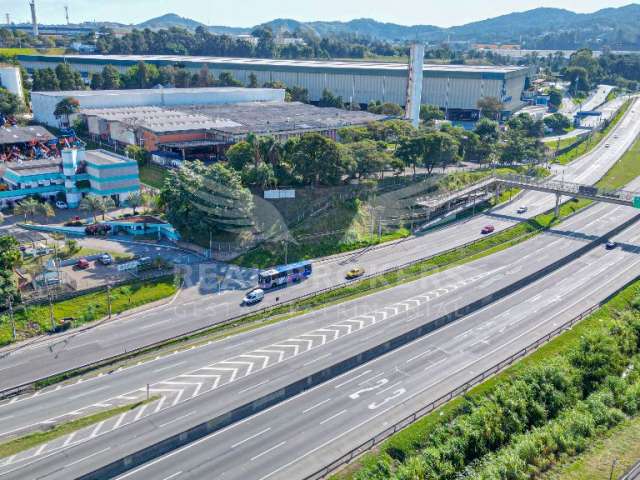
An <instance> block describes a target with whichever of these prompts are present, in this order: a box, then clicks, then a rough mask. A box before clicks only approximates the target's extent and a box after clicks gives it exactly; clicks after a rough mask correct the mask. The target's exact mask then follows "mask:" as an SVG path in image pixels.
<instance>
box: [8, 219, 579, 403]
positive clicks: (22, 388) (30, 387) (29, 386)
mask: <svg viewBox="0 0 640 480" xmlns="http://www.w3.org/2000/svg"><path fill="white" fill-rule="evenodd" d="M586 208H589V207H586ZM584 211H585V208H583V209H581V210H576V211H574V212H572V213H571V214H570V215H568V216H566V217H564V219H563V220H565V221H566V220H568V219H570V218H572V217H573V216H574V215H577V214H578V213H582V212H584ZM510 228H513V227H510ZM505 230H506V229H505ZM505 230H502V231H505ZM544 230H545V228H541V229H539V230H535V231H532V232H527V233H525V234H523V235H521V236H519V237H515V238H511V239H509V240H507V241H506V242H503V243H502V244H496V245H490V246H488V247H487V248H486V249H484V250H481V251H479V252H475V253H476V254H477V253H482V252H483V251H486V250H490V249H493V248H495V247H496V246H498V245H503V244H507V243H512V242H514V241H518V240H520V239H521V238H526V237H528V236H532V235H534V234H536V233H538V232H542V231H544ZM497 233H500V232H496V234H497ZM491 236H492V235H488V236H485V237H482V238H478V239H476V240H472V241H470V242H467V243H464V244H462V245H458V246H457V247H453V248H450V249H448V250H444V251H442V252H438V253H436V254H433V255H428V256H426V257H422V258H419V259H417V260H413V261H411V262H406V263H404V264H402V265H398V266H395V267H391V268H388V269H386V270H383V271H381V272H377V273H372V274H368V275H365V276H362V277H360V279H359V280H358V281H359V282H361V281H366V280H371V279H374V278H376V277H381V276H383V275H386V274H389V273H394V272H398V271H400V270H402V269H404V268H407V267H411V266H413V265H417V264H419V263H421V262H425V261H428V260H431V259H433V258H436V257H438V256H440V255H446V254H448V253H451V252H453V251H456V250H459V249H464V248H469V247H471V246H473V245H475V244H477V243H480V242H482V241H484V240H485V239H486V238H490V237H491ZM444 265H447V263H443V264H438V265H434V266H433V267H431V268H429V269H427V270H424V272H423V273H426V272H428V271H433V270H437V269H438V268H441V267H442V266H444ZM353 284H354V282H349V281H347V282H342V283H339V284H337V285H333V286H331V287H327V288H324V289H321V290H316V291H314V292H311V293H307V294H305V295H300V296H298V297H295V298H292V299H290V300H288V301H286V302H282V303H280V304H278V305H272V306H268V307H263V308H260V309H258V310H253V311H251V312H248V313H245V314H242V315H236V316H235V317H231V318H229V319H226V320H224V321H221V322H218V323H212V324H209V325H207V326H204V327H200V328H197V329H193V330H189V331H187V332H183V333H181V334H179V335H176V336H174V337H169V338H166V339H164V340H160V341H158V342H154V343H152V344H149V345H145V346H143V347H139V348H136V349H133V350H130V351H128V352H126V353H122V354H118V355H114V356H111V357H107V358H104V359H101V360H97V361H95V362H90V363H87V364H83V365H80V366H77V367H74V368H72V369H69V370H65V371H62V372H58V373H55V374H52V375H48V376H46V377H42V378H38V379H36V380H32V381H30V382H26V383H24V384H21V385H17V386H13V387H9V388H6V389H4V390H0V400H2V399H5V398H8V397H12V396H16V395H20V394H22V393H26V392H31V391H35V390H36V389H37V385H38V384H41V383H42V382H45V381H46V380H48V379H50V378H53V377H65V376H71V375H72V374H73V373H76V372H79V373H82V372H87V371H91V370H95V369H97V368H101V367H105V366H107V365H111V364H113V363H117V362H119V361H123V360H126V359H128V358H132V357H135V356H137V355H141V354H143V353H145V352H148V351H152V350H155V349H157V348H160V347H163V346H165V345H167V344H170V343H173V342H177V341H180V340H181V339H188V338H189V337H192V336H196V335H202V334H206V332H207V331H209V330H210V329H212V328H218V327H220V326H224V325H232V324H233V323H235V322H238V321H241V320H243V319H246V318H249V317H252V316H255V315H261V314H263V313H267V312H269V311H272V310H274V309H276V308H281V307H283V306H289V305H294V304H295V303H297V302H300V301H302V300H307V299H310V298H314V297H317V296H318V295H323V294H326V293H329V292H332V291H335V290H339V289H340V288H343V287H346V286H349V285H353ZM83 293H85V292H83ZM90 328H93V327H92V326H89V327H88V329H90ZM16 350H17V349H16ZM11 352H12V351H9V352H7V353H5V355H7V354H10V353H11Z"/></svg>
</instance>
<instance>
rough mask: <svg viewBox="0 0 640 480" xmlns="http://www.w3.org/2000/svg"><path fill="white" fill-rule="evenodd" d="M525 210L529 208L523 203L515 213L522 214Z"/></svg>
mask: <svg viewBox="0 0 640 480" xmlns="http://www.w3.org/2000/svg"><path fill="white" fill-rule="evenodd" d="M527 210H529V209H528V208H527V207H525V206H524V205H523V206H522V207H520V208H518V210H517V213H518V214H520V215H522V214H523V213H527Z"/></svg>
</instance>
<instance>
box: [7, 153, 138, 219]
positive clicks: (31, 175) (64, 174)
mask: <svg viewBox="0 0 640 480" xmlns="http://www.w3.org/2000/svg"><path fill="white" fill-rule="evenodd" d="M5 166H6V169H5V172H4V173H3V175H2V181H1V183H2V184H4V185H5V190H0V207H6V206H8V205H11V204H13V203H14V202H16V201H18V200H21V199H23V198H25V197H28V196H30V195H40V196H42V197H45V198H49V199H55V197H57V196H58V195H59V194H60V193H63V194H64V195H65V197H66V202H67V204H68V205H69V206H70V207H72V208H74V207H77V206H78V205H79V203H80V200H81V199H82V197H84V196H85V195H88V194H91V195H97V196H100V197H111V198H113V199H114V200H115V201H116V202H118V203H126V201H127V197H128V196H129V195H130V194H131V193H137V192H139V191H140V177H139V172H138V163H137V162H136V161H135V160H132V159H130V158H127V157H124V156H121V155H117V154H115V153H111V152H107V151H105V150H88V151H85V150H83V149H75V148H69V149H65V150H63V151H62V160H60V159H59V158H52V159H45V160H31V161H23V162H10V163H7V164H5Z"/></svg>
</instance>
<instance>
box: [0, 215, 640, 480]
mask: <svg viewBox="0 0 640 480" xmlns="http://www.w3.org/2000/svg"><path fill="white" fill-rule="evenodd" d="M636 213H637V212H635V211H634V210H631V209H628V208H625V207H618V206H611V205H596V206H594V207H592V208H590V209H588V210H587V211H585V212H583V213H581V214H579V215H577V216H575V217H573V218H572V219H570V220H568V221H567V222H565V223H564V224H563V225H561V226H560V227H558V228H557V229H556V230H555V231H552V232H550V233H548V234H544V235H541V236H538V237H536V238H534V239H532V240H530V241H528V242H526V243H524V244H521V245H517V246H515V247H512V248H510V249H508V250H505V251H503V252H500V253H498V254H496V255H492V256H490V257H487V258H484V259H480V260H478V261H476V262H472V263H470V264H468V265H463V266H461V267H458V268H456V269H452V270H450V271H447V272H443V273H442V274H440V275H435V276H432V277H427V278H425V279H421V280H419V281H417V282H413V283H410V284H406V285H402V286H399V287H396V288H394V289H391V290H387V291H385V292H381V293H378V294H375V295H372V296H369V297H367V298H364V299H361V300H358V301H355V302H350V303H349V304H348V305H345V306H338V307H335V308H334V309H333V311H329V312H325V311H321V312H316V313H314V314H310V315H307V316H305V318H304V319H303V320H301V321H300V323H299V322H298V320H295V321H290V322H288V323H287V324H286V325H285V324H278V325H275V326H274V327H276V328H274V329H271V327H269V328H264V329H260V330H258V331H256V332H251V333H250V334H247V335H246V336H244V337H243V338H238V337H234V340H235V343H233V344H232V345H231V346H232V349H235V350H234V351H233V352H231V351H225V350H224V348H225V347H223V346H222V345H223V344H222V343H218V344H211V345H210V346H206V347H202V349H194V350H190V351H187V352H185V353H182V354H180V357H177V358H176V357H175V356H173V357H170V358H171V359H173V362H172V363H170V364H168V365H166V366H165V367H161V366H160V365H161V363H158V362H163V361H164V362H166V361H169V362H170V360H167V359H160V360H158V361H157V362H154V364H153V370H152V368H150V367H149V366H148V365H147V366H144V365H142V366H140V367H139V368H138V367H134V368H131V369H128V370H124V371H122V372H120V373H117V374H114V375H113V376H109V377H108V378H105V377H103V378H98V379H95V380H90V381H88V382H83V383H81V384H79V385H74V386H70V387H63V388H61V389H59V390H53V391H50V392H48V393H44V394H42V395H37V396H35V397H32V398H29V399H23V400H18V401H16V402H13V403H8V404H5V405H4V406H2V407H0V416H2V417H3V419H4V420H3V427H4V426H5V425H8V426H11V425H15V426H20V425H24V424H25V423H26V422H29V421H36V420H40V421H42V420H43V419H42V417H40V418H38V415H42V413H39V412H42V411H46V412H51V411H55V412H58V413H61V414H62V413H68V412H69V409H73V411H74V412H75V414H82V413H84V412H83V409H82V407H80V405H82V404H83V402H85V405H89V404H90V403H91V402H95V405H98V406H99V405H107V404H114V402H116V401H117V399H114V398H113V397H110V394H114V393H118V395H119V396H122V397H124V399H125V400H129V401H135V400H138V399H141V398H142V397H143V396H144V395H145V388H144V380H147V382H150V381H153V382H154V383H152V385H151V391H152V393H156V392H157V393H161V394H163V395H164V397H163V398H166V400H165V401H164V402H162V403H160V402H158V403H157V404H152V405H151V407H150V408H148V412H146V413H144V412H142V413H140V412H139V411H138V412H132V413H131V414H130V415H128V417H127V416H126V415H124V416H121V417H118V418H116V419H114V420H113V423H110V424H109V425H108V428H107V427H104V430H103V432H99V431H96V430H95V429H94V427H91V428H90V429H87V431H85V432H78V433H77V434H74V435H73V437H71V438H62V439H60V441H59V442H58V443H53V444H52V445H44V446H40V447H38V448H37V449H34V450H33V451H31V452H27V453H26V454H21V455H19V456H16V457H14V458H11V459H9V460H8V461H5V466H4V467H3V468H2V470H1V471H3V472H7V475H8V478H20V477H13V475H21V476H22V477H21V478H31V477H34V478H37V477H39V476H40V475H43V474H47V473H52V475H53V476H51V477H47V476H45V477H43V478H64V477H59V476H57V475H62V474H64V475H67V477H66V478H70V477H71V476H73V475H77V474H78V472H80V471H81V470H82V469H86V468H92V467H93V466H95V465H99V464H100V463H99V462H103V463H106V462H107V461H108V460H109V459H113V458H118V456H121V455H122V454H123V453H124V452H126V451H127V449H129V451H131V450H135V449H138V448H140V446H141V445H147V444H150V443H153V442H156V441H158V440H160V439H161V438H165V437H166V436H168V435H169V434H170V433H171V431H173V429H176V428H177V429H178V430H177V431H181V430H180V429H184V428H186V426H187V425H196V424H198V423H201V422H203V421H206V420H208V419H210V418H213V417H215V416H216V415H217V414H221V413H224V412H226V411H228V410H229V409H231V408H233V406H234V405H236V406H237V405H241V404H243V403H245V402H246V401H249V400H251V399H253V398H257V397H258V396H259V394H261V393H269V392H271V391H274V390H277V389H278V388H281V387H283V386H285V385H287V384H289V383H291V382H292V381H293V380H294V379H297V378H304V375H305V374H308V373H311V372H313V371H316V370H318V369H320V368H321V367H322V366H328V365H331V364H334V363H336V362H337V361H339V360H340V359H343V358H348V356H349V355H352V354H353V353H354V352H358V351H363V350H364V349H366V348H367V347H370V346H373V345H377V344H379V343H382V342H384V341H386V340H387V339H389V338H391V337H392V336H395V335H397V334H399V333H400V332H402V331H408V330H411V329H412V328H415V327H416V326H417V325H420V324H422V323H424V322H425V321H426V320H427V319H429V318H437V317H438V316H440V315H442V314H443V313H447V312H449V311H452V310H455V309H456V308H459V307H461V306H462V305H464V304H466V303H468V302H470V301H473V300H474V299H476V298H480V297H482V296H484V295H485V294H487V293H490V292H492V291H495V290H497V289H499V288H501V287H502V286H505V285H507V284H510V283H512V282H513V281H515V280H517V279H518V278H523V277H525V276H526V275H528V274H529V273H531V272H534V271H537V270H538V269H539V268H542V267H543V266H545V265H548V264H549V263H551V262H553V261H554V260H556V259H558V258H561V257H563V256H565V255H566V254H568V253H569V252H571V251H573V250H575V249H577V248H579V247H581V246H582V245H584V243H585V242H586V241H589V240H590V239H592V238H595V237H597V236H599V235H601V234H603V233H605V232H607V231H609V230H610V229H611V228H612V227H613V226H615V225H618V224H620V223H622V222H623V221H625V220H628V219H629V218H631V217H633V216H634V215H635V214H636ZM631 230H632V231H633V232H634V233H635V236H633V235H632V236H630V237H623V238H622V240H625V239H626V238H628V239H629V242H630V245H628V246H625V247H624V248H622V249H620V250H619V251H615V252H610V254H608V256H606V257H603V256H604V255H605V254H604V253H603V252H604V250H603V248H601V247H598V248H596V250H595V251H593V252H592V253H590V254H588V255H587V257H585V258H583V259H579V260H577V261H574V262H573V263H571V264H570V265H569V266H567V267H565V268H563V269H562V270H560V271H559V272H556V273H554V274H552V275H551V276H549V277H547V279H543V280H541V281H539V282H536V283H535V284H533V285H538V286H539V287H540V288H542V287H544V288H545V289H549V288H555V289H556V292H555V293H554V295H546V294H542V293H540V294H538V293H536V291H535V290H533V291H532V290H531V286H530V287H527V288H526V289H525V290H527V291H528V294H527V295H528V296H527V297H525V298H529V300H531V299H534V302H530V301H528V302H525V301H522V299H521V300H519V301H518V302H516V303H510V301H508V300H503V301H499V302H497V304H496V305H498V307H495V308H498V309H499V308H501V307H500V305H502V306H509V308H508V310H507V312H509V316H510V317H520V316H521V315H522V314H523V312H524V313H525V314H526V313H527V312H529V310H532V309H533V310H535V311H536V312H539V311H540V308H539V307H541V306H545V305H549V306H554V305H555V304H558V305H559V306H561V307H563V308H564V307H566V306H567V305H566V303H564V301H563V300H564V299H565V298H568V297H569V294H565V293H562V291H561V290H562V288H558V285H559V284H560V283H561V282H560V279H563V280H565V281H564V282H563V283H562V284H563V285H567V287H566V288H569V289H573V288H577V287H578V286H581V290H580V291H581V292H582V293H587V292H588V291H590V289H594V291H599V289H600V286H599V285H598V282H593V281H592V278H595V277H597V276H598V275H602V272H603V271H613V272H615V273H616V275H617V276H615V277H611V278H619V279H620V281H622V279H623V278H624V279H626V280H628V278H629V276H633V275H636V274H637V273H638V272H639V271H640V270H637V269H635V262H630V261H629V256H632V257H633V258H635V256H636V255H637V249H636V248H635V247H633V242H634V241H635V240H636V237H637V235H638V234H639V233H640V229H638V228H637V227H634V228H632V229H630V231H631ZM593 255H595V258H596V259H598V261H589V260H588V259H586V258H589V257H591V256H593ZM622 257H624V258H622ZM601 258H605V261H604V263H603V262H602V261H601V260H600V259H601ZM618 259H621V260H620V261H621V262H622V263H621V264H617V263H616V265H618V266H619V265H625V268H621V267H620V268H618V267H616V266H615V265H613V261H614V260H616V261H617V260H618ZM627 267H628V268H627ZM590 268H591V269H594V270H593V271H591V270H589V269H590ZM618 270H620V272H618ZM618 273H619V275H618ZM560 274H562V276H560V277H558V275H560ZM625 274H626V276H625ZM607 278H609V277H607ZM626 280H625V281H626ZM585 282H586V283H585ZM623 283H624V282H623ZM616 285H617V284H616ZM517 295H518V294H515V296H517ZM512 297H514V296H512ZM509 298H511V297H509ZM493 308H494V307H489V308H487V309H485V311H487V310H489V309H493ZM521 309H524V310H523V311H522V310H521ZM493 312H494V313H492V315H490V316H489V317H487V318H488V319H490V320H491V321H492V322H493V323H491V326H500V328H502V327H504V325H503V324H499V323H497V322H496V317H497V316H498V313H496V311H495V310H494V311H493ZM512 312H513V313H512ZM563 312H564V310H563ZM327 313H328V314H329V315H328V316H327ZM534 313H535V312H534ZM336 315H337V316H338V317H337V319H336ZM354 315H355V316H354ZM367 317H368V318H369V319H370V320H369V321H367V320H366V318H367ZM540 318H541V317H539V316H536V318H535V320H536V321H539V319H540ZM545 318H546V317H545ZM465 321H466V320H465ZM348 325H351V326H348ZM301 326H302V327H303V328H301V329H300V330H298V331H296V330H295V328H296V327H301ZM292 327H293V328H292ZM456 328H458V327H455V328H453V327H447V328H446V329H445V331H447V332H454V331H456ZM283 329H284V331H283ZM507 330H509V329H507ZM320 331H323V332H325V338H324V339H322V340H320V338H319V337H318V335H319V334H320ZM338 331H339V332H340V333H336V334H335V335H334V334H329V333H328V332H338ZM509 331H510V332H511V333H513V334H517V335H518V338H521V337H526V338H524V340H527V341H531V340H532V339H535V338H537V336H536V335H538V334H539V333H540V332H539V330H538V329H533V330H531V332H529V333H531V335H529V336H525V335H522V336H520V334H521V333H522V329H521V328H520V327H518V328H516V327H514V328H513V331H511V330H509ZM282 333H285V334H286V336H284V337H281V336H280V337H279V336H278V335H282ZM269 334H271V335H272V337H271V338H269V337H264V335H269ZM468 335H471V336H473V335H472V334H469V333H464V335H463V334H460V335H458V334H456V335H455V336H454V337H451V338H450V341H452V342H453V343H454V344H455V343H457V341H458V340H460V339H462V338H466V337H467V336H468ZM252 336H255V337H257V338H258V339H259V340H258V341H251V340H249V341H246V338H249V339H251V337H252ZM538 336H539V335H538ZM313 337H315V340H314V339H313ZM243 340H244V341H243ZM267 341H269V343H266V342H267ZM489 343H490V344H491V345H493V346H494V347H495V346H496V345H499V343H495V344H494V343H493V341H492V342H489ZM296 345H297V346H298V347H295V346H296ZM305 345H306V346H305ZM474 345H475V344H474ZM221 347H222V348H221ZM240 347H242V349H244V352H245V353H243V354H238V352H241V351H243V350H242V349H241V350H237V349H238V348H240ZM407 348H408V347H407ZM407 348H403V349H402V350H403V351H405V350H407ZM477 348H481V347H477ZM482 348H483V347H482ZM207 350H209V352H210V355H208V354H205V358H206V359H207V361H208V362H209V363H205V364H204V365H203V364H198V363H197V362H198V361H201V360H203V357H202V355H203V354H204V352H205V351H207ZM409 350H411V349H409ZM472 350H473V349H472ZM266 352H270V353H266ZM431 353H433V355H431ZM431 353H429V354H425V356H426V357H428V358H431V357H433V358H434V359H435V358H436V357H437V359H438V360H442V359H444V360H443V361H446V360H447V358H446V357H443V356H442V352H440V353H438V352H435V351H434V352H431ZM265 355H266V356H265ZM429 355H431V356H429ZM216 356H217V357H218V358H217V359H216ZM260 357H261V359H260ZM495 358H497V357H495V356H491V359H495ZM194 359H195V360H194ZM223 359H226V360H223ZM267 359H268V360H267ZM265 360H266V362H265ZM424 360H427V358H425V359H424ZM301 362H303V363H302V364H301ZM376 362H378V361H376ZM453 365H457V366H459V365H460V362H453ZM441 368H443V370H444V367H441ZM180 371H181V372H182V373H179V372H180ZM473 371H475V372H476V373H478V371H479V370H473ZM465 372H466V370H465ZM465 372H463V373H465ZM145 373H146V376H145ZM153 373H155V374H156V378H165V380H160V381H157V379H154V377H153ZM225 374H226V375H227V377H224V375H225ZM214 376H215V377H218V378H217V380H215V381H213V383H211V382H212V381H211V378H212V377H214ZM149 379H151V380H149ZM394 380H395V379H394ZM413 383H415V382H413ZM415 384H416V385H424V383H420V382H418V383H415ZM403 388H404V387H403ZM118 389H120V390H118ZM127 389H131V390H130V391H129V390H127ZM319 390H320V389H317V390H314V392H315V391H319ZM214 391H215V392H214ZM385 391H386V390H385ZM436 391H437V390H436ZM429 392H430V394H431V393H433V391H431V390H430V391H429ZM212 395H215V397H212ZM308 395H309V393H308V394H306V395H304V396H303V397H308ZM401 396H402V397H403V396H404V394H402V395H398V398H400V397H401ZM212 398H214V399H215V400H214V401H212ZM323 400H324V399H321V400H319V401H323ZM393 400H395V397H394V399H391V400H389V401H388V402H386V403H389V404H390V405H391V404H392V403H393ZM294 401H297V400H291V402H294ZM328 403H329V402H327V404H328ZM386 403H385V404H386ZM158 405H160V406H158ZM89 406H91V405H89ZM169 406H172V408H168V407H169ZM278 408H279V407H278ZM275 410H277V408H276V409H275ZM342 410H347V409H342ZM342 410H340V412H342ZM367 410H368V409H364V410H363V411H364V412H366V411H367ZM373 410H376V409H373ZM322 412H324V410H322V409H318V413H322ZM86 413H88V412H86ZM335 413H338V412H335ZM346 413H347V411H345V412H343V413H340V415H343V414H346ZM259 417H262V416H259ZM359 418H360V417H358V416H357V415H356V417H355V420H354V421H356V420H359ZM385 418H386V416H385ZM50 420H51V419H46V418H45V419H44V421H50ZM327 423H329V422H328V421H327V422H324V421H322V422H321V423H319V425H321V426H323V427H322V428H321V429H320V430H321V431H320V432H317V436H318V438H326V434H327V433H330V432H331V429H328V430H327V431H326V432H325V431H324V430H323V428H324V426H325V425H326V424H327ZM340 425H346V426H353V424H352V418H351V414H349V415H348V416H345V421H343V422H340ZM165 426H166V427H169V429H168V430H167V429H165V428H164V427H165ZM231 430H234V429H233V428H231V429H230V431H231ZM354 431H355V430H354ZM364 431H365V432H366V431H367V430H366V429H365V430H364ZM134 432H135V434H134ZM4 433H7V432H6V431H5V432H4ZM323 435H324V436H323ZM347 444H348V443H345V444H344V446H345V448H346V445H347ZM98 447H100V448H98ZM274 450H275V449H274ZM289 450H290V449H289ZM289 450H288V451H289ZM89 453H91V456H90V458H91V460H90V461H84V460H83V459H84V458H85V457H86V455H88V454H89ZM258 453H260V452H257V453H256V455H258ZM298 453H299V452H298ZM265 456H266V455H265ZM39 458H41V459H42V460H38V459H39ZM245 458H246V457H245ZM259 458H261V456H260V457H259ZM60 462H66V463H64V465H61V463H60ZM225 466H226V463H225ZM231 466H232V465H231V464H229V468H231ZM67 467H68V468H67ZM71 467H73V468H72V469H71V470H69V468H71ZM243 468H244V467H243ZM296 468H300V467H299V466H298V467H296ZM76 469H78V470H76ZM245 475H247V473H246V472H245ZM140 478H142V477H140ZM145 478H160V477H156V476H147V477H145ZM194 478H195V477H194ZM216 478H226V477H224V476H220V477H216ZM229 478H236V477H234V476H231V477H229ZM238 478H240V477H238ZM244 478H254V477H252V476H251V475H249V477H246V476H245V477H244ZM255 478H258V477H255Z"/></svg>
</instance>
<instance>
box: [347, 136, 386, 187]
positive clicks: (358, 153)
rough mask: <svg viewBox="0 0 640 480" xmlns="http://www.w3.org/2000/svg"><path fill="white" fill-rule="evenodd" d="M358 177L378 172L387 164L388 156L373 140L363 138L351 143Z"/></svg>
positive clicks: (350, 146) (355, 171)
mask: <svg viewBox="0 0 640 480" xmlns="http://www.w3.org/2000/svg"><path fill="white" fill-rule="evenodd" d="M349 148H350V149H351V155H352V157H353V160H354V163H355V169H354V172H353V173H355V174H356V175H357V176H358V178H362V177H367V176H370V175H372V174H375V173H378V172H380V171H382V170H383V169H384V167H385V166H386V160H387V158H386V156H385V154H384V152H382V151H381V150H380V148H379V147H378V144H377V143H376V142H374V141H373V140H362V141H360V142H355V143H351V144H349Z"/></svg>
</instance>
